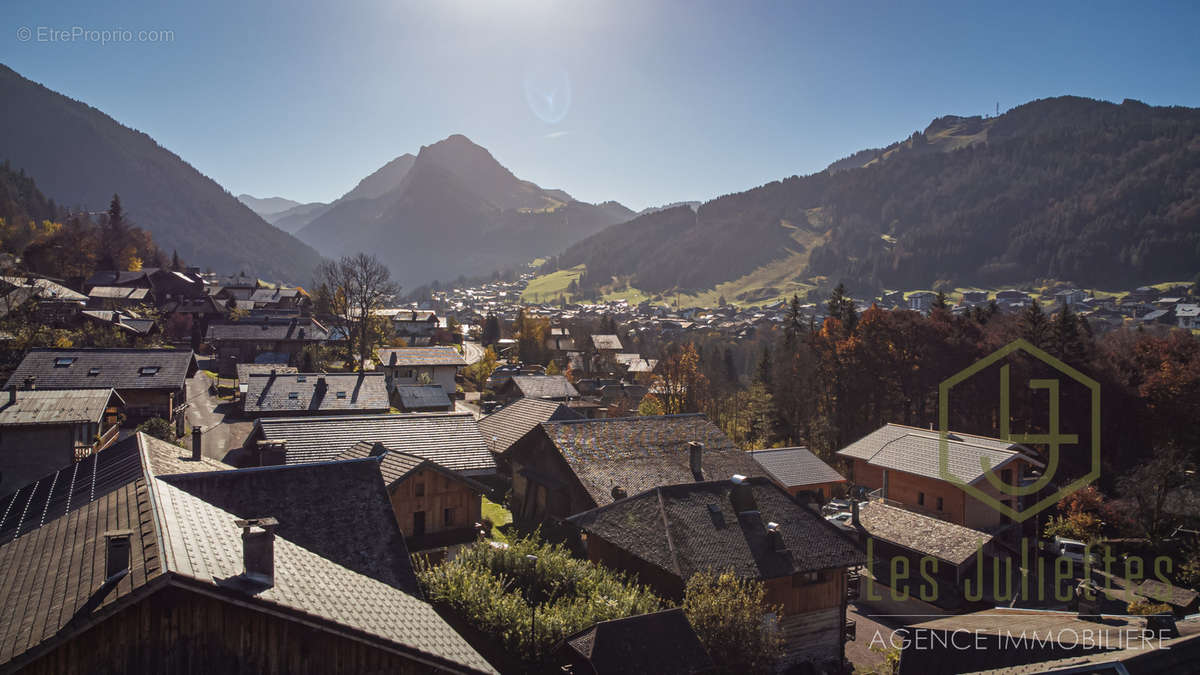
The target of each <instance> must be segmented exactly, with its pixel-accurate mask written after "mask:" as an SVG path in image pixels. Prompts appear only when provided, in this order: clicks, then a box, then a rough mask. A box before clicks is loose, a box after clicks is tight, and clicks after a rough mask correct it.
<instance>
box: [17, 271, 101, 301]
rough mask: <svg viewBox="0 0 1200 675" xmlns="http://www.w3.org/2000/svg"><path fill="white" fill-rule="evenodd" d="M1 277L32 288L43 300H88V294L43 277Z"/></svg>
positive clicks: (19, 286) (20, 285)
mask: <svg viewBox="0 0 1200 675" xmlns="http://www.w3.org/2000/svg"><path fill="white" fill-rule="evenodd" d="M0 279H3V280H4V281H6V282H8V283H10V284H12V285H13V286H16V287H18V288H29V289H32V290H33V291H34V292H35V293H36V295H37V297H39V298H41V299H43V300H72V301H75V302H83V301H84V300H87V296H86V295H84V294H82V293H80V292H78V291H74V290H71V289H70V288H67V287H66V286H63V285H62V284H60V283H56V282H54V281H51V280H49V279H42V278H41V277H22V276H6V277H0Z"/></svg>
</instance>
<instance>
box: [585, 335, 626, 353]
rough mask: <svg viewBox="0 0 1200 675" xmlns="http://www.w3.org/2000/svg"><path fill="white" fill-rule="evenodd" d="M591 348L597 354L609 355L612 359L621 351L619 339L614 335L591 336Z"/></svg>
mask: <svg viewBox="0 0 1200 675" xmlns="http://www.w3.org/2000/svg"><path fill="white" fill-rule="evenodd" d="M592 348H593V349H595V350H596V352H597V353H600V354H603V353H609V354H612V355H613V356H614V357H615V356H616V355H617V354H618V353H619V352H620V351H621V349H622V347H621V338H619V337H617V336H616V335H593V336H592Z"/></svg>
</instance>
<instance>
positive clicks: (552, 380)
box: [512, 375, 579, 398]
mask: <svg viewBox="0 0 1200 675" xmlns="http://www.w3.org/2000/svg"><path fill="white" fill-rule="evenodd" d="M512 386H514V387H516V388H517V390H518V391H520V393H521V396H522V397H524V398H578V397H579V390H577V389H576V388H575V385H573V384H571V382H570V381H569V380H568V379H567V378H566V376H564V375H513V376H512Z"/></svg>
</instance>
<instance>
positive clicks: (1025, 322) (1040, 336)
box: [1021, 298, 1051, 349]
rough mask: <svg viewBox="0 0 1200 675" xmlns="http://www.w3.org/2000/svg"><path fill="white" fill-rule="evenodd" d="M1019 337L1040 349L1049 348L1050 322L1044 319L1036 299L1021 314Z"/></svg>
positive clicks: (1044, 316) (1044, 315)
mask: <svg viewBox="0 0 1200 675" xmlns="http://www.w3.org/2000/svg"><path fill="white" fill-rule="evenodd" d="M1021 337H1023V338H1025V339H1026V340H1028V341H1029V342H1030V344H1032V345H1033V346H1035V347H1038V348H1040V349H1045V348H1047V347H1049V346H1050V339H1051V335H1050V321H1049V320H1047V319H1046V314H1045V313H1044V312H1043V311H1042V306H1041V305H1040V304H1038V301H1037V298H1034V300H1033V302H1031V303H1029V306H1028V307H1026V308H1025V310H1024V311H1022V312H1021Z"/></svg>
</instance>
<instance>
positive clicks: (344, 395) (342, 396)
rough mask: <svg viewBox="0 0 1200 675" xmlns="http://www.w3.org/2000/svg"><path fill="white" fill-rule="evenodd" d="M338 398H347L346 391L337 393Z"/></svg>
mask: <svg viewBox="0 0 1200 675" xmlns="http://www.w3.org/2000/svg"><path fill="white" fill-rule="evenodd" d="M337 397H338V398H346V392H344V391H339V392H338V393H337Z"/></svg>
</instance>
